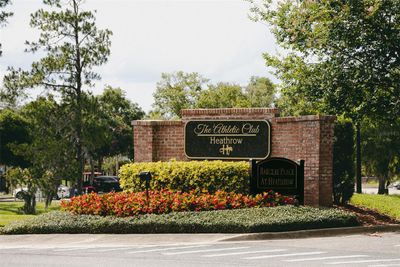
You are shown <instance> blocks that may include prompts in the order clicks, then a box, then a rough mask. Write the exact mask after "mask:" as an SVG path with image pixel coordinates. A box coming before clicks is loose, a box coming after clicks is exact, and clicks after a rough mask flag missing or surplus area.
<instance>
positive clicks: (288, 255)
mask: <svg viewBox="0 0 400 267" xmlns="http://www.w3.org/2000/svg"><path fill="white" fill-rule="evenodd" d="M324 253H326V252H322V251H314V252H299V253H288V254H276V255H264V256H256V257H248V258H243V259H244V260H258V259H267V258H278V257H293V256H305V255H318V254H324Z"/></svg>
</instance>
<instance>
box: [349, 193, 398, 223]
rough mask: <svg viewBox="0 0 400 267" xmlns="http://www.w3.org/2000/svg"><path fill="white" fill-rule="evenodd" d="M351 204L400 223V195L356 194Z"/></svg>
mask: <svg viewBox="0 0 400 267" xmlns="http://www.w3.org/2000/svg"><path fill="white" fill-rule="evenodd" d="M350 203H351V204H353V205H356V206H360V207H365V208H368V209H371V210H375V211H377V212H379V213H381V214H385V215H387V216H390V217H392V218H394V219H396V220H399V221H400V209H399V207H400V195H371V194H354V195H353V197H352V198H351V200H350Z"/></svg>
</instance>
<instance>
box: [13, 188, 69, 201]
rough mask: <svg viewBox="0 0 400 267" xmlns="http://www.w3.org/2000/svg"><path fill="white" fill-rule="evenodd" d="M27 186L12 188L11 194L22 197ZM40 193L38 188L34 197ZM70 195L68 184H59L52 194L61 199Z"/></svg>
mask: <svg viewBox="0 0 400 267" xmlns="http://www.w3.org/2000/svg"><path fill="white" fill-rule="evenodd" d="M27 192H28V188H27V187H19V188H16V189H14V191H13V196H14V197H15V198H17V199H24V196H25V194H27ZM41 194H42V192H41V191H40V190H38V191H37V192H36V198H39V196H40V195H41ZM69 197H70V189H69V187H68V186H65V185H60V186H59V187H58V188H57V193H56V195H55V196H54V198H55V199H62V198H69Z"/></svg>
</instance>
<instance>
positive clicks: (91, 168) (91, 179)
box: [89, 157, 94, 185]
mask: <svg viewBox="0 0 400 267" xmlns="http://www.w3.org/2000/svg"><path fill="white" fill-rule="evenodd" d="M89 161H90V184H91V185H93V178H94V162H93V158H92V157H90V160H89Z"/></svg>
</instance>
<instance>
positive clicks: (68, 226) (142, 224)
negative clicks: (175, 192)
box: [0, 206, 359, 234]
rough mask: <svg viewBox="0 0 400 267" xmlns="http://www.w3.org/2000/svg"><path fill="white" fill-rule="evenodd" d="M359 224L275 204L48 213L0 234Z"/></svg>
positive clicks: (343, 215) (329, 212) (344, 216)
mask: <svg viewBox="0 0 400 267" xmlns="http://www.w3.org/2000/svg"><path fill="white" fill-rule="evenodd" d="M355 225H359V223H358V222H357V218H356V216H355V215H353V214H351V213H347V212H344V211H341V210H337V209H319V208H312V207H295V206H279V207H273V208H251V209H238V210H219V211H202V212H176V213H175V212H174V213H169V214H162V215H156V214H147V215H143V216H138V217H126V218H119V217H111V216H107V217H103V216H98V215H72V214H70V213H68V212H60V211H57V212H49V213H46V214H43V215H39V216H36V217H34V218H31V219H27V220H24V221H20V222H15V223H12V224H9V225H7V226H5V227H3V228H0V233H1V234H51V233H70V234H78V233H91V234H98V233H114V234H128V233H254V232H280V231H293V230H304V229H317V228H332V227H345V226H355Z"/></svg>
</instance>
